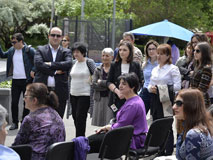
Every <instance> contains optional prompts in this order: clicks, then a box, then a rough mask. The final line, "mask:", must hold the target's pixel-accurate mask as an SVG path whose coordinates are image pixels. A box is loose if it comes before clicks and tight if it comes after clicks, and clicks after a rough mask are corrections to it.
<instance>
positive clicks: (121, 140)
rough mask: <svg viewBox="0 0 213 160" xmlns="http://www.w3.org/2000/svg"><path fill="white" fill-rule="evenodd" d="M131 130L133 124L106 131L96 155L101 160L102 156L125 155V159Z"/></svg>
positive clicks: (117, 156)
mask: <svg viewBox="0 0 213 160" xmlns="http://www.w3.org/2000/svg"><path fill="white" fill-rule="evenodd" d="M133 131H134V128H133V126H131V125H129V126H125V127H120V128H116V129H113V130H111V131H109V132H108V133H106V135H105V136H104V139H103V142H102V144H101V148H100V152H99V156H98V157H99V158H100V159H102V160H103V159H104V158H107V159H116V158H120V157H121V156H123V155H126V158H125V159H127V157H128V154H129V147H130V144H131V141H132V136H133Z"/></svg>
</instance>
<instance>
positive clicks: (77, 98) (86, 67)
mask: <svg viewBox="0 0 213 160" xmlns="http://www.w3.org/2000/svg"><path fill="white" fill-rule="evenodd" d="M72 53H73V56H74V57H75V59H76V62H75V64H74V65H73V67H72V69H71V73H70V75H71V85H70V86H71V90H70V94H71V97H70V102H71V106H72V117H73V120H74V124H75V128H76V137H78V136H85V130H86V120H87V113H88V110H89V107H90V93H91V86H90V85H91V76H92V75H93V73H94V70H95V62H94V61H93V60H92V59H89V58H86V54H87V47H86V44H84V43H81V42H76V43H74V45H73V47H72Z"/></svg>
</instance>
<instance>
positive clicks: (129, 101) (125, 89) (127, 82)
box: [88, 73, 148, 153]
mask: <svg viewBox="0 0 213 160" xmlns="http://www.w3.org/2000/svg"><path fill="white" fill-rule="evenodd" d="M119 81H120V84H119V92H120V94H121V95H122V96H123V97H124V98H125V99H126V101H125V103H124V104H123V106H122V107H121V108H120V110H119V111H118V113H117V115H116V122H115V123H114V124H112V125H106V126H104V127H102V128H100V129H99V130H97V131H96V134H95V135H92V136H90V137H88V139H89V144H90V147H91V150H90V152H91V153H94V152H98V151H99V148H100V145H101V142H102V140H103V137H104V133H106V132H108V131H109V130H112V129H115V128H119V127H123V126H127V125H132V126H133V127H134V133H133V138H132V143H131V145H130V148H132V149H138V148H141V147H143V146H144V142H145V139H146V133H147V132H148V126H147V121H146V110H145V106H144V103H143V101H142V99H141V98H140V97H139V96H138V95H137V91H138V88H139V80H138V77H137V75H136V74H135V73H127V74H123V75H121V76H120V77H119Z"/></svg>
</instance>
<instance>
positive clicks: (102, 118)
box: [92, 48, 114, 126]
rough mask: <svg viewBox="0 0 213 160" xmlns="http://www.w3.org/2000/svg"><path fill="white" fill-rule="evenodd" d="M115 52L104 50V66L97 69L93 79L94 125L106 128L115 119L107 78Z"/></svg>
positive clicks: (109, 49) (108, 49)
mask: <svg viewBox="0 0 213 160" xmlns="http://www.w3.org/2000/svg"><path fill="white" fill-rule="evenodd" d="M113 54H114V52H113V50H112V49H111V48H104V49H103V51H102V57H101V59H102V65H101V66H99V67H97V68H96V69H95V72H94V74H93V77H92V87H93V89H94V95H93V98H94V107H93V114H92V125H95V126H104V125H106V124H108V123H109V121H110V119H112V118H113V112H112V110H111V109H110V108H109V107H108V102H109V90H108V88H107V77H108V73H109V69H110V65H111V62H112V59H113Z"/></svg>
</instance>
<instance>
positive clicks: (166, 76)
mask: <svg viewBox="0 0 213 160" xmlns="http://www.w3.org/2000/svg"><path fill="white" fill-rule="evenodd" d="M155 85H173V89H174V92H177V91H179V90H180V89H181V75H180V71H179V69H178V67H177V66H175V65H173V64H165V65H164V66H163V67H161V68H160V65H158V66H157V67H155V68H154V69H153V70H152V74H151V78H150V82H149V86H148V90H149V92H150V88H151V86H155Z"/></svg>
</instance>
